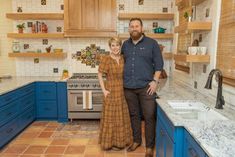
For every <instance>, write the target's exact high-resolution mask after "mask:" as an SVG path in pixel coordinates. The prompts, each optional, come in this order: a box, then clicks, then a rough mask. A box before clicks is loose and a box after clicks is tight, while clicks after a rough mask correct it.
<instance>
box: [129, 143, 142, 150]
mask: <svg viewBox="0 0 235 157" xmlns="http://www.w3.org/2000/svg"><path fill="white" fill-rule="evenodd" d="M140 145H141V144H140V143H136V142H134V143H133V144H132V145H131V146H129V147H128V148H127V150H126V151H128V152H132V151H135V150H136V149H137V148H138V147H139V146H140Z"/></svg>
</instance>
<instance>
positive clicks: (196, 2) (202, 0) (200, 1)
mask: <svg viewBox="0 0 235 157" xmlns="http://www.w3.org/2000/svg"><path fill="white" fill-rule="evenodd" d="M204 1H205V0H192V5H198V4H200V3H202V2H204Z"/></svg>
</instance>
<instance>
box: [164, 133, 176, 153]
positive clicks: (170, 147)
mask: <svg viewBox="0 0 235 157" xmlns="http://www.w3.org/2000/svg"><path fill="white" fill-rule="evenodd" d="M164 139H165V157H174V143H173V141H172V140H171V138H170V137H169V136H168V134H165V138H164Z"/></svg>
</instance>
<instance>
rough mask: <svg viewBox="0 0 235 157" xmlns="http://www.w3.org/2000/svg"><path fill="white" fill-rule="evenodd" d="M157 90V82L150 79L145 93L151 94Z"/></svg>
mask: <svg viewBox="0 0 235 157" xmlns="http://www.w3.org/2000/svg"><path fill="white" fill-rule="evenodd" d="M156 91H157V83H156V82H155V81H151V82H150V83H149V88H148V90H147V93H148V94H149V95H153V93H155V92H156Z"/></svg>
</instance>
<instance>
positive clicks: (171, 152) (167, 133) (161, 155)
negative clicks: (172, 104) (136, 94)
mask: <svg viewBox="0 0 235 157" xmlns="http://www.w3.org/2000/svg"><path fill="white" fill-rule="evenodd" d="M156 131H157V133H156V156H157V157H207V154H206V153H205V152H204V151H203V149H202V148H201V147H200V146H199V145H198V143H197V142H196V141H195V140H194V138H193V137H192V136H191V135H190V134H189V133H188V131H187V130H185V129H184V127H179V126H177V127H176V126H174V125H173V124H172V122H171V121H170V120H169V118H168V117H167V115H166V114H165V113H164V111H163V110H162V109H161V108H160V107H159V106H158V107H157V129H156Z"/></svg>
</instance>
